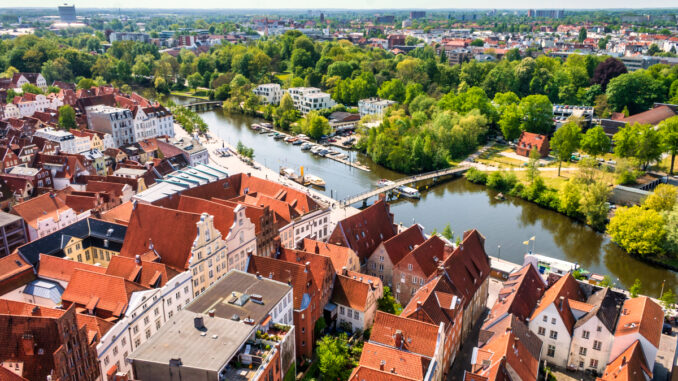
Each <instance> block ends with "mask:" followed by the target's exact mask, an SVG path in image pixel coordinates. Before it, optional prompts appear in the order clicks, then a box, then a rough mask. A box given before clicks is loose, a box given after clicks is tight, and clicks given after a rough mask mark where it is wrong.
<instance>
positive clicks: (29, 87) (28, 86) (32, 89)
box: [21, 83, 42, 94]
mask: <svg viewBox="0 0 678 381" xmlns="http://www.w3.org/2000/svg"><path fill="white" fill-rule="evenodd" d="M21 91H23V92H24V94H25V93H31V94H42V89H41V88H39V87H38V86H35V85H34V84H32V83H24V84H23V85H22V86H21Z"/></svg>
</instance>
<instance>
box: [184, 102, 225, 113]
mask: <svg viewBox="0 0 678 381" xmlns="http://www.w3.org/2000/svg"><path fill="white" fill-rule="evenodd" d="M222 103H223V102H221V101H204V102H195V103H189V104H185V105H182V106H183V107H186V108H187V109H189V110H193V111H207V110H213V109H214V108H216V107H221V105H222Z"/></svg>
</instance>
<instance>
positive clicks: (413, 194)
mask: <svg viewBox="0 0 678 381" xmlns="http://www.w3.org/2000/svg"><path fill="white" fill-rule="evenodd" d="M396 190H397V191H398V192H399V193H400V194H401V195H403V196H405V197H409V198H421V193H419V191H418V190H416V189H414V188H411V187H408V186H405V185H401V186H399V187H398V188H396Z"/></svg>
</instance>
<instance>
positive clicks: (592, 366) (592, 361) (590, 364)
mask: <svg viewBox="0 0 678 381" xmlns="http://www.w3.org/2000/svg"><path fill="white" fill-rule="evenodd" d="M589 367H591V368H597V367H598V360H596V359H591V362H589Z"/></svg>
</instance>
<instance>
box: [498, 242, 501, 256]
mask: <svg viewBox="0 0 678 381" xmlns="http://www.w3.org/2000/svg"><path fill="white" fill-rule="evenodd" d="M497 258H501V245H497Z"/></svg>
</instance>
